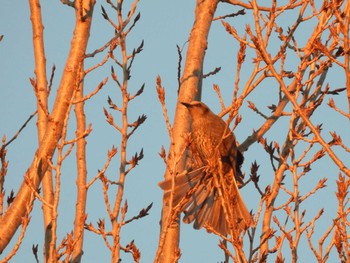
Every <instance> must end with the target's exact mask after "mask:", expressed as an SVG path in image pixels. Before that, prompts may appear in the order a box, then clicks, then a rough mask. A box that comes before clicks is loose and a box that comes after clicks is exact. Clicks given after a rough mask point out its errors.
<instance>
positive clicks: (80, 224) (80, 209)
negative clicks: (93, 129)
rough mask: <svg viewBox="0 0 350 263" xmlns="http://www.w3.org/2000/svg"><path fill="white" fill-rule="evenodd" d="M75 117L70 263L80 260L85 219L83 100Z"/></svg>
mask: <svg viewBox="0 0 350 263" xmlns="http://www.w3.org/2000/svg"><path fill="white" fill-rule="evenodd" d="M83 67H84V64H83V63H81V69H80V76H79V78H78V81H77V84H76V85H77V92H76V95H75V99H76V100H80V99H82V98H83V96H84V82H83V78H84V70H83V69H84V68H83ZM74 111H75V119H76V122H77V130H76V133H75V134H76V137H77V138H79V139H78V141H77V151H76V162H77V181H76V184H77V200H76V205H75V219H74V230H73V240H74V248H73V252H72V259H71V260H72V261H71V262H72V263H79V262H81V257H82V255H83V241H84V225H85V219H86V213H85V208H86V196H87V187H86V174H87V171H86V154H85V152H86V139H85V137H83V135H84V133H85V130H86V118H85V112H84V101H81V102H78V103H77V104H76V105H75V108H74Z"/></svg>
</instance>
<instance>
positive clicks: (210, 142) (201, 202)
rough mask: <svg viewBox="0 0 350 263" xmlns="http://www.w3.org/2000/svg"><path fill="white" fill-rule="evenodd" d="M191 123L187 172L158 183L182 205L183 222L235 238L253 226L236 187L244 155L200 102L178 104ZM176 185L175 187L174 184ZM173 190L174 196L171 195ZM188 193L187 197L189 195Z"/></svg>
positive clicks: (224, 127) (226, 129) (226, 128)
mask: <svg viewBox="0 0 350 263" xmlns="http://www.w3.org/2000/svg"><path fill="white" fill-rule="evenodd" d="M181 104H182V105H183V106H185V107H186V108H187V109H188V111H189V114H190V116H191V120H192V128H191V134H190V137H191V140H190V141H191V146H192V147H191V152H192V158H193V159H194V161H193V164H192V165H191V167H189V169H187V170H185V171H184V172H183V173H181V174H179V175H177V176H176V177H175V179H174V180H173V179H167V180H165V181H162V182H160V183H159V186H160V187H161V188H162V189H163V190H164V192H165V195H168V196H169V195H170V194H173V206H176V205H178V204H181V212H184V218H183V222H185V223H187V224H190V223H192V222H193V227H194V228H195V229H200V228H202V227H205V228H206V229H207V230H208V231H209V232H214V233H216V234H220V235H222V236H228V235H231V236H234V237H236V238H237V237H238V236H239V235H240V233H241V232H242V231H244V230H246V229H247V228H248V227H249V226H250V225H251V223H252V216H251V214H250V213H249V211H248V209H247V207H246V205H245V203H244V201H243V198H242V196H241V194H240V192H239V186H241V185H242V184H243V175H242V172H241V169H240V166H241V165H242V163H243V159H244V158H243V155H242V153H241V152H240V151H238V149H237V143H236V138H235V136H234V134H233V133H232V131H231V130H230V128H229V127H228V125H227V124H226V122H225V121H224V120H223V119H222V118H220V117H219V116H218V115H216V114H215V113H213V112H212V111H211V110H210V109H209V107H208V106H207V105H206V104H204V103H203V102H200V101H192V102H190V103H187V102H181ZM174 182H175V185H174ZM172 191H173V193H172ZM188 193H190V196H189V195H188Z"/></svg>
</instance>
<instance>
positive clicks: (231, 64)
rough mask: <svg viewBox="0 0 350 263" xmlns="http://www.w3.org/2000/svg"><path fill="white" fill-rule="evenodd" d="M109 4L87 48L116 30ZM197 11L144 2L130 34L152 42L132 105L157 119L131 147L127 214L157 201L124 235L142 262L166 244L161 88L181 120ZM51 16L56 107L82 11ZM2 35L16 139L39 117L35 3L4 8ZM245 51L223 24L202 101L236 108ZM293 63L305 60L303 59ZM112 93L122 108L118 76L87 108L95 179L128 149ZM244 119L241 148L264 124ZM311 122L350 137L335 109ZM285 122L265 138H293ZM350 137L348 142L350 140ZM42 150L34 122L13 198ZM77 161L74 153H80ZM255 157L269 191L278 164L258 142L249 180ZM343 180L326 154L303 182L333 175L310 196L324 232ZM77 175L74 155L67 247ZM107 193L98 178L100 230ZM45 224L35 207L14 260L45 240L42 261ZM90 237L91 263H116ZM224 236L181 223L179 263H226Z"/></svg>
mask: <svg viewBox="0 0 350 263" xmlns="http://www.w3.org/2000/svg"><path fill="white" fill-rule="evenodd" d="M124 2H125V7H124V9H128V6H129V4H130V1H124ZM100 5H101V2H98V3H97V4H96V6H95V12H94V22H93V25H92V31H91V37H90V42H89V45H88V52H91V51H93V50H95V49H96V48H98V47H100V46H101V45H102V44H104V43H105V41H107V40H108V39H109V37H110V36H111V35H112V34H113V29H112V28H111V27H110V26H109V25H108V24H107V22H106V21H105V20H103V19H102V17H101V15H100V13H101V11H100ZM103 5H104V6H105V7H107V4H105V3H104V2H103ZM194 6H195V1H186V0H181V1H160V0H153V1H141V2H140V3H139V5H138V11H140V12H141V20H140V21H139V23H138V24H137V26H136V27H135V29H134V30H133V31H132V33H131V34H130V36H129V41H128V48H129V51H131V50H132V49H133V48H136V47H137V46H138V45H139V43H140V42H141V41H142V40H144V41H145V45H144V51H143V52H142V53H141V54H139V55H138V57H137V58H136V60H135V62H134V66H133V70H132V73H131V74H132V78H131V81H130V85H129V89H130V92H131V93H132V92H135V91H136V90H137V89H138V88H139V87H140V86H141V85H142V84H143V83H145V85H146V86H145V92H144V94H143V95H142V96H141V97H139V98H138V99H136V100H135V101H133V102H132V103H131V104H130V112H129V116H130V117H131V118H135V119H136V118H137V116H138V115H141V114H146V115H147V116H148V119H147V121H146V123H145V124H144V125H143V126H142V127H141V128H140V129H139V130H138V131H137V133H136V134H135V136H134V137H132V138H131V141H130V144H129V146H130V147H129V151H128V153H129V156H131V155H133V154H134V153H135V152H138V151H140V149H141V148H143V149H144V153H145V158H144V160H142V162H141V163H140V164H139V166H138V167H137V168H136V169H135V170H134V171H133V172H132V175H130V176H129V177H128V178H127V183H126V195H125V197H126V198H127V200H128V203H129V212H128V217H132V216H134V215H136V214H137V213H138V212H139V210H140V209H142V208H144V207H146V206H147V205H148V204H149V203H151V202H153V204H154V205H153V208H152V209H151V211H150V215H149V216H148V217H146V218H143V219H142V220H138V221H135V222H134V223H132V224H131V225H127V226H126V227H125V228H124V229H123V230H122V232H121V234H122V237H121V238H122V242H123V244H125V245H126V244H127V243H129V242H130V241H131V240H135V244H136V245H137V246H138V248H139V249H140V250H141V262H152V261H153V258H154V255H155V252H156V249H157V245H158V235H159V219H160V212H161V205H162V192H161V190H160V189H159V188H158V186H157V183H158V182H159V181H161V180H162V178H163V173H164V169H165V167H164V164H163V162H162V160H161V159H160V158H159V156H158V152H160V149H161V146H162V145H164V147H165V148H166V149H167V148H168V144H169V140H168V135H167V131H166V127H165V124H164V120H163V117H162V112H161V106H160V104H159V103H158V101H157V94H156V91H155V79H156V76H157V75H160V76H161V77H162V84H163V86H164V87H165V88H166V102H167V105H168V110H169V115H170V118H171V119H172V118H173V113H174V107H175V103H176V98H177V50H176V44H178V45H179V46H183V44H184V43H185V42H186V41H187V39H188V36H189V32H190V29H191V27H192V24H193V18H194ZM239 9H240V8H234V7H232V6H230V5H224V4H221V5H220V8H219V10H218V14H220V15H223V14H227V13H232V12H236V11H238V10H239ZM106 10H108V12H109V14H111V17H113V15H112V12H111V10H110V9H108V8H106ZM42 14H43V21H44V26H45V31H44V34H45V49H46V54H47V57H46V59H47V68H48V72H50V69H51V66H52V65H53V64H55V65H56V68H57V70H56V74H55V79H54V83H53V90H52V92H51V95H50V103H51V104H50V105H51V106H52V102H53V101H54V98H55V95H56V88H57V86H58V84H59V81H60V75H61V72H62V69H63V67H64V63H65V59H66V58H67V54H68V49H69V45H70V39H71V36H72V29H73V26H74V12H73V9H71V8H69V7H67V6H64V5H62V4H61V3H60V1H42ZM296 17H297V14H295V13H293V12H290V13H288V14H287V16H286V17H285V19H281V23H282V24H283V25H285V29H286V27H287V25H289V24H288V23H289V22H291V21H293V19H295V18H296ZM251 19H252V18H251V16H246V17H239V18H235V19H228V20H227V22H229V23H231V24H234V25H235V27H236V28H237V29H238V31H239V32H243V31H244V29H245V24H247V23H252V21H251ZM312 28H313V24H312V22H310V23H308V25H307V27H306V28H305V29H304V31H303V32H304V33H303V32H298V33H299V35H298V36H299V40H300V41H303V40H304V39H306V38H303V36H302V35H303V34H304V35H305V37H307V34H305V32H306V33H308V32H311V31H312ZM0 34H2V35H4V39H3V41H2V42H0V54H1V60H0V81H1V86H0V94H1V95H0V123H1V125H0V136H3V135H5V134H6V136H7V138H10V137H12V135H13V134H14V133H15V132H16V131H17V130H18V129H19V127H20V126H21V125H22V124H23V122H24V121H25V120H26V119H27V118H28V116H29V115H30V114H32V113H33V112H34V111H35V107H36V106H35V105H36V104H35V96H34V92H33V90H32V87H31V85H30V82H29V78H31V77H33V76H34V60H33V51H32V33H31V24H30V16H29V7H28V4H27V3H26V4H21V5H19V4H16V3H15V2H13V1H5V2H3V3H2V8H1V10H0ZM276 41H277V40H276ZM277 48H278V46H277V45H276V44H275V43H271V45H270V49H271V51H272V52H277ZM237 50H238V44H237V42H236V41H235V40H234V39H233V38H232V37H230V36H229V35H228V34H227V33H226V32H225V30H224V28H223V26H222V25H221V23H220V22H219V21H216V22H214V23H213V25H212V30H211V33H210V37H209V46H208V51H207V56H206V59H205V67H204V71H205V72H209V71H211V70H213V69H214V68H215V67H218V66H221V67H222V70H221V72H220V73H219V74H217V75H215V76H213V77H210V78H208V79H205V80H204V84H203V87H204V88H203V96H202V98H203V101H204V102H206V103H207V104H208V105H209V106H210V107H211V108H212V109H213V111H214V112H219V111H220V104H219V102H218V99H217V97H216V95H215V93H214V92H213V89H212V86H213V84H218V85H220V87H221V90H222V93H223V95H224V99H225V102H226V103H227V104H228V103H229V102H230V100H231V95H232V87H233V83H234V80H235V79H234V73H235V63H236V54H237ZM253 55H254V54H247V60H246V61H247V63H246V64H245V66H244V68H243V71H242V76H241V82H242V86H243V84H244V82H245V81H246V80H247V78H248V77H249V72H250V71H251V70H252V66H251V64H250V63H251V62H252V61H251V58H252V56H253ZM99 59H101V57H98V58H97V59H94V60H91V61H87V62H86V65H92V64H94V63H96V62H98V60H99ZM294 61H295V62H297V60H294ZM111 65H112V63H111V62H108V63H107V65H106V66H105V67H103V68H102V69H99V70H98V71H96V72H95V73H93V74H91V76H88V78H87V79H86V81H85V89H86V91H87V92H88V91H92V90H93V89H94V88H95V87H96V85H97V84H98V83H99V82H100V81H102V80H103V79H104V78H105V77H107V76H108V77H109V78H110V66H111ZM289 67H290V70H295V67H296V65H294V64H293V63H291V65H289ZM332 70H334V73H333V71H332V74H329V75H328V78H329V80H328V81H329V83H331V87H332V88H339V87H343V86H344V85H345V84H344V77H342V75H341V72H339V71H336V69H332ZM338 76H340V77H338ZM261 85H262V87H261V88H259V89H257V90H256V91H254V92H253V93H252V94H251V95H250V97H249V98H248V99H249V100H251V101H253V102H254V103H255V104H256V105H257V106H260V107H265V108H263V109H264V111H265V112H266V113H267V114H268V113H269V111H268V110H267V109H266V106H267V105H271V104H272V103H276V101H277V98H278V93H277V92H276V91H277V90H278V86H277V85H276V83H274V82H273V81H264V82H263V83H262V84H261ZM107 96H110V97H111V98H112V99H113V101H115V102H118V99H120V93H119V89H118V88H117V87H116V86H115V85H114V84H113V83H112V81H111V78H110V80H109V82H108V83H107V85H106V86H105V87H104V88H103V90H102V91H101V92H100V93H99V94H97V95H96V96H95V97H94V98H92V99H91V100H89V101H87V102H86V104H85V106H86V117H87V123H92V128H93V132H92V133H91V135H90V136H89V137H88V138H87V142H88V143H87V150H88V156H87V158H88V177H89V178H92V177H94V176H95V175H96V173H97V170H98V169H101V168H102V167H103V165H104V162H105V160H106V156H107V150H108V149H110V148H111V147H112V145H115V146H117V147H118V146H119V144H120V140H119V135H118V134H117V132H116V131H115V130H113V129H112V127H110V126H109V125H108V124H107V123H106V121H105V117H104V114H103V107H106V108H107V107H108V104H107ZM335 99H336V102H337V103H339V105H341V106H343V108H344V109H346V108H347V106H346V104H345V103H346V101H345V99H344V98H341V97H336V98H335ZM289 109H290V108H289ZM240 114H241V115H242V116H243V121H242V123H241V125H239V127H238V128H237V129H236V131H235V133H236V136H237V139H238V141H240V142H242V141H244V140H245V139H246V138H247V136H249V135H250V134H251V132H252V130H253V129H257V128H259V125H261V124H262V123H263V120H262V119H261V118H259V117H257V116H256V114H254V113H253V112H252V111H251V110H250V109H249V108H248V105H247V103H245V104H244V105H243V107H242V108H241V110H240ZM71 119H73V118H71ZM115 119H116V120H118V119H119V117H117V116H116V115H115ZM312 121H314V122H315V123H320V122H323V123H324V130H325V133H324V134H325V137H326V138H327V139H328V140H330V136H329V133H328V131H332V130H339V133H340V134H342V132H343V133H344V134H345V132H346V130H347V129H348V128H349V127H348V125H349V123H348V122H344V121H342V118H340V117H339V116H338V115H337V114H335V113H334V112H333V111H331V110H329V109H328V108H327V106H324V107H323V108H322V113H321V114H318V115H315V116H313V118H312ZM278 125H279V126H277V127H274V128H272V129H271V130H270V131H269V132H268V133H267V135H266V136H267V137H268V139H269V140H270V141H271V140H275V141H278V142H279V143H280V144H281V145H282V144H283V141H284V139H285V136H286V133H285V131H286V130H287V129H288V119H281V120H279V122H278ZM72 127H74V123H72ZM69 135H70V136H71V138H72V137H74V130H71V131H70V134H69ZM343 139H344V141H345V142H346V139H345V138H343ZM36 148H37V137H36V123H35V120H32V121H31V122H30V124H29V125H28V127H27V128H26V129H25V130H24V131H23V132H22V133H21V135H20V136H19V138H18V139H17V140H16V141H14V142H13V143H12V144H11V145H10V147H9V148H8V155H7V157H8V160H9V161H10V163H9V169H8V176H7V177H6V184H5V187H6V189H7V193H9V191H10V189H14V190H15V191H16V190H17V189H18V187H19V182H20V181H22V179H23V175H24V173H25V171H26V169H27V168H28V167H29V165H30V163H31V161H32V157H33V154H34V152H35V150H36ZM301 149H302V148H301ZM339 154H341V156H342V157H344V158H347V157H346V155H343V153H342V152H341V151H339ZM72 157H74V153H73V155H72ZM118 158H119V156H117V157H116V158H115V160H114V162H113V163H112V164H111V166H110V168H109V170H108V172H107V174H108V176H110V177H113V176H117V174H118V169H119V160H118ZM344 158H343V159H344ZM347 159H348V158H347ZM254 160H256V161H257V162H258V164H260V165H261V169H260V170H259V174H260V175H261V177H262V185H263V186H266V185H267V184H268V183H270V182H272V179H271V178H273V172H272V169H271V166H270V165H269V160H268V158H267V156H266V154H264V152H263V151H262V147H261V145H259V144H255V145H253V146H252V147H251V148H250V149H249V150H248V152H246V153H245V163H244V165H243V171H245V172H246V174H249V167H250V164H251V163H252V162H253V161H254ZM337 175H338V169H337V167H335V165H334V164H333V163H332V162H331V161H330V160H329V158H327V157H326V158H324V159H323V161H322V162H321V164H320V165H318V166H317V167H315V169H314V170H313V171H312V177H311V178H308V180H307V181H305V182H304V184H302V185H301V186H300V190H301V192H302V194H305V193H306V192H307V191H308V190H310V189H312V188H313V187H312V185H314V184H315V182H317V181H318V180H319V179H321V178H323V177H328V178H329V181H328V183H327V185H328V187H327V188H326V189H325V190H323V192H322V193H323V195H318V196H317V197H316V198H310V200H307V202H305V207H307V208H308V214H307V216H306V218H308V219H311V218H312V217H313V216H314V215H315V214H316V213H317V211H318V210H319V209H320V208H321V207H325V208H326V212H325V215H324V217H323V219H322V220H321V224H320V225H319V229H320V230H322V229H325V227H326V226H327V225H328V224H329V222H331V219H332V218H333V217H334V216H335V213H336V211H335V208H334V207H332V206H334V202H335V196H334V192H335V190H336V188H335V179H336V178H337ZM75 176H76V172H75V166H74V160H73V158H70V159H68V160H67V161H66V163H65V165H64V166H63V174H62V188H63V190H62V195H61V198H60V200H61V205H60V207H59V221H58V223H59V233H58V234H59V236H58V242H59V241H60V240H61V239H62V237H64V235H65V234H66V233H67V232H70V231H71V230H72V227H73V219H74V214H73V213H74V212H73V211H74V210H73V209H74V206H75ZM288 182H289V183H291V180H288V179H286V183H288ZM262 188H264V187H262ZM101 193H102V192H101V184H100V183H99V182H96V183H95V185H93V186H92V187H91V189H90V190H89V195H88V205H87V213H88V220H87V221H88V222H92V223H94V224H95V223H96V221H97V220H98V219H99V218H103V217H105V216H106V212H105V207H104V205H103V200H102V195H101ZM242 195H243V198H244V200H246V203H247V206H248V208H249V209H253V211H254V212H256V209H257V206H258V204H259V196H258V195H257V193H256V191H255V190H254V187H253V186H252V185H248V186H247V187H246V188H244V189H243V190H242ZM281 198H282V199H281V200H279V201H280V202H281V203H283V195H282V196H281ZM281 220H283V216H281ZM42 228H43V227H42V213H41V204H40V203H39V202H36V204H35V206H34V209H33V212H32V219H31V224H30V226H29V228H28V232H27V235H26V238H25V240H24V242H23V244H22V246H21V248H20V250H19V252H18V253H17V255H16V256H15V258H14V259H13V262H23V261H24V260H28V259H30V260H29V261H30V262H32V261H34V257H33V256H32V252H31V247H32V244H39V255H41V253H42V242H43V229H42ZM316 230H317V229H316ZM85 235H86V236H85V237H86V238H85V246H84V256H83V262H109V261H110V253H109V252H108V251H107V249H106V247H105V246H104V244H103V241H102V239H101V238H100V237H97V236H95V235H94V234H92V233H89V232H86V233H85ZM218 240H219V239H218V238H217V237H216V236H214V235H211V234H207V233H206V231H205V230H200V231H195V230H193V229H192V226H191V225H182V230H181V244H180V245H181V251H182V257H181V260H180V262H218V261H220V260H223V257H222V252H221V250H220V249H219V248H218V246H217V244H218ZM315 244H316V240H315ZM286 247H287V245H286ZM287 251H288V249H287ZM6 252H8V251H5V252H4V255H5V254H6ZM122 255H123V254H122ZM286 255H288V253H286ZM332 256H333V257H334V258H336V255H335V254H332ZM299 257H300V260H301V262H302V261H303V260H302V259H303V258H304V259H307V258H310V257H313V255H311V254H310V252H309V251H306V250H305V251H304V249H303V248H302V246H300V252H299ZM122 258H123V262H130V261H131V257H130V255H123V256H122Z"/></svg>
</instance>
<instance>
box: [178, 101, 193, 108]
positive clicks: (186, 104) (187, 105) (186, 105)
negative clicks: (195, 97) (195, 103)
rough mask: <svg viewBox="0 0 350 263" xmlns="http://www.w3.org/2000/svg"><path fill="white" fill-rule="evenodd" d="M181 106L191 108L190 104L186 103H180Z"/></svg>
mask: <svg viewBox="0 0 350 263" xmlns="http://www.w3.org/2000/svg"><path fill="white" fill-rule="evenodd" d="M180 103H181V104H182V105H184V106H185V107H186V108H187V109H188V108H189V107H191V104H189V103H187V102H180Z"/></svg>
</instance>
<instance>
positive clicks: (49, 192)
mask: <svg viewBox="0 0 350 263" xmlns="http://www.w3.org/2000/svg"><path fill="white" fill-rule="evenodd" d="M29 5H30V12H31V21H32V27H33V46H34V58H35V75H36V82H35V86H34V89H35V94H36V97H37V110H38V121H37V126H38V141H39V145H40V143H41V141H42V138H43V136H44V134H45V131H46V128H47V121H48V119H47V117H48V108H47V98H48V88H47V77H46V58H45V49H44V34H43V29H44V26H43V23H42V20H41V8H40V1H39V0H29ZM42 188H43V196H44V200H45V201H46V202H47V203H48V204H52V203H53V189H52V173H51V169H48V170H47V171H46V173H45V175H44V176H43V181H42ZM42 208H43V216H44V231H45V242H44V260H45V262H46V260H47V256H48V255H47V254H48V252H49V251H48V249H49V244H50V242H51V236H52V233H51V230H50V229H51V227H50V224H51V221H52V211H51V207H50V206H47V205H43V207H42Z"/></svg>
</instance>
